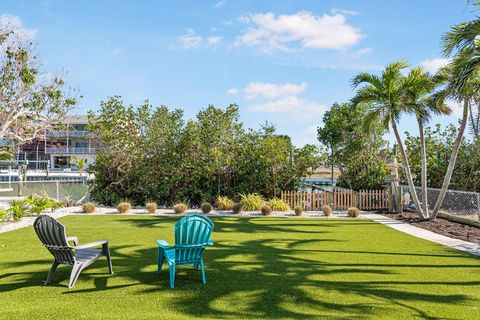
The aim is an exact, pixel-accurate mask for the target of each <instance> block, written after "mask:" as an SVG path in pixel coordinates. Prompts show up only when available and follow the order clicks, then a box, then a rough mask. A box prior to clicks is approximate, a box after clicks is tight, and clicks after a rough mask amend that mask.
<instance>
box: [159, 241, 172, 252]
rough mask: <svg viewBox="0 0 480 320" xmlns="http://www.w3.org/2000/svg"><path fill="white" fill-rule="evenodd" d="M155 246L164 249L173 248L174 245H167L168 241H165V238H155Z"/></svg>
mask: <svg viewBox="0 0 480 320" xmlns="http://www.w3.org/2000/svg"><path fill="white" fill-rule="evenodd" d="M157 246H159V247H160V248H163V249H165V250H168V249H173V248H175V246H171V245H169V244H168V242H167V241H165V240H157Z"/></svg>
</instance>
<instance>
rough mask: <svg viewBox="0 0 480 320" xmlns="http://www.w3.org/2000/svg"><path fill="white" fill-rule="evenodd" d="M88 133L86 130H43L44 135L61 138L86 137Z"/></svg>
mask: <svg viewBox="0 0 480 320" xmlns="http://www.w3.org/2000/svg"><path fill="white" fill-rule="evenodd" d="M89 134H91V133H90V132H88V131H85V130H47V131H46V132H45V135H46V136H47V137H56V138H62V137H86V136H88V135H89Z"/></svg>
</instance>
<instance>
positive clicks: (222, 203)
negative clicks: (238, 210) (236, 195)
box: [215, 196, 234, 210]
mask: <svg viewBox="0 0 480 320" xmlns="http://www.w3.org/2000/svg"><path fill="white" fill-rule="evenodd" d="M233 204H234V202H233V200H232V199H230V198H229V197H227V196H217V198H216V199H215V207H216V208H217V209H220V210H231V209H232V207H233Z"/></svg>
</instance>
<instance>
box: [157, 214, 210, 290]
mask: <svg viewBox="0 0 480 320" xmlns="http://www.w3.org/2000/svg"><path fill="white" fill-rule="evenodd" d="M174 230H175V245H174V246H171V245H169V244H168V243H167V242H166V241H165V240H157V245H158V271H157V274H160V272H161V271H162V264H163V260H166V261H167V264H168V266H169V268H170V288H172V289H173V288H174V286H175V267H176V266H178V265H185V264H192V265H193V266H194V268H195V270H198V265H200V268H201V271H202V282H203V283H204V284H205V283H207V280H206V278H205V268H204V266H203V260H202V255H203V252H204V251H205V248H206V247H207V246H208V245H213V241H212V240H210V235H211V234H212V231H213V222H212V220H210V219H209V218H207V217H205V216H202V215H199V214H191V215H188V216H186V217H183V218H182V219H180V221H178V222H177V223H176V224H175V227H174Z"/></svg>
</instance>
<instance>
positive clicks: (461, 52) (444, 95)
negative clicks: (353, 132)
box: [352, 1, 480, 219]
mask: <svg viewBox="0 0 480 320" xmlns="http://www.w3.org/2000/svg"><path fill="white" fill-rule="evenodd" d="M475 5H480V2H477V1H476V2H475ZM442 46H443V52H444V55H445V56H446V57H449V58H450V63H449V64H448V65H447V66H446V67H444V68H442V69H440V70H439V71H438V72H437V73H436V74H430V73H428V72H425V71H424V70H423V69H422V68H421V67H416V68H412V69H411V70H410V71H409V72H408V74H406V75H405V74H404V72H405V71H406V69H407V68H408V67H410V66H409V65H408V64H407V63H406V62H404V61H397V62H394V63H391V64H389V65H388V66H386V67H385V69H384V70H383V72H382V74H381V75H376V74H370V73H360V74H358V75H357V76H356V77H355V78H353V79H352V87H353V88H355V89H358V90H357V92H356V94H355V96H354V97H353V98H352V103H353V105H355V106H357V105H360V104H363V105H368V106H369V109H370V110H369V113H368V116H367V119H366V121H365V126H367V127H368V126H369V125H370V124H371V123H373V122H374V121H377V120H380V121H381V123H382V124H383V127H384V129H385V130H386V131H388V130H390V129H392V131H393V133H394V135H395V139H396V141H397V144H398V149H399V152H400V156H401V159H402V163H403V168H404V170H405V175H406V179H407V182H408V187H409V191H410V194H411V196H412V200H413V202H414V204H415V207H416V210H417V212H418V214H419V215H420V216H421V217H422V218H424V219H435V218H436V216H437V214H438V211H439V209H440V207H441V205H442V202H443V200H444V198H445V195H446V192H447V188H448V185H449V184H450V180H451V177H452V173H453V169H454V167H455V162H456V159H457V155H458V152H459V149H460V144H461V141H462V138H463V136H464V133H465V128H466V125H467V121H468V114H469V110H471V109H472V105H478V102H479V101H480V94H479V93H478V92H480V91H479V89H480V76H479V68H480V18H478V17H477V18H476V19H475V20H473V21H470V22H467V23H462V24H459V25H456V26H453V27H452V29H451V30H450V31H449V32H447V33H446V34H445V35H444V37H443V39H442ZM448 100H451V101H456V102H459V103H462V104H463V113H462V118H461V120H460V128H459V132H458V136H457V137H456V139H455V143H454V148H453V152H452V154H451V156H450V161H449V165H448V168H447V172H446V173H445V177H444V180H443V184H442V188H441V191H440V194H439V196H438V198H437V200H436V202H435V206H434V208H433V210H429V208H428V192H427V158H426V147H425V139H424V127H425V124H426V123H428V121H429V120H430V118H431V116H432V115H449V114H450V113H451V109H450V108H449V107H448V106H447V104H446V101H448ZM404 114H412V115H415V117H416V119H417V124H418V130H419V135H420V136H419V138H420V143H421V146H420V150H421V165H422V170H421V190H422V202H421V203H420V200H419V198H418V195H417V192H416V190H415V186H414V183H413V177H412V173H411V170H410V165H409V163H408V158H407V154H406V151H405V147H404V144H403V141H402V139H401V137H400V134H399V132H398V122H399V120H400V119H401V117H402V116H403V115H404Z"/></svg>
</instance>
